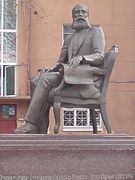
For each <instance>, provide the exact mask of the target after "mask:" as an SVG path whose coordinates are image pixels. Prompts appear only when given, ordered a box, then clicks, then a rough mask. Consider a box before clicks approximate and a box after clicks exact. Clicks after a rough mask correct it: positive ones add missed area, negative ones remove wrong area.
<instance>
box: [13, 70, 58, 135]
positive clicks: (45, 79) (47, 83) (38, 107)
mask: <svg viewBox="0 0 135 180" xmlns="http://www.w3.org/2000/svg"><path fill="white" fill-rule="evenodd" d="M60 83H61V75H60V74H59V73H58V72H53V73H43V74H42V76H41V77H40V79H39V81H38V84H37V86H36V89H35V91H34V94H33V97H32V100H31V102H30V105H29V107H28V110H27V113H26V115H25V117H24V120H25V121H26V124H25V125H24V126H23V127H22V128H19V129H16V130H15V133H37V130H38V128H37V127H38V124H39V123H40V116H41V113H42V112H44V109H45V108H46V107H47V106H48V100H49V93H50V90H51V89H52V88H54V87H57V86H58V85H59V84H60Z"/></svg>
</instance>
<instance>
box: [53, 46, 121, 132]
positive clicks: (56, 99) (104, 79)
mask: <svg viewBox="0 0 135 180" xmlns="http://www.w3.org/2000/svg"><path fill="white" fill-rule="evenodd" d="M117 54H118V48H117V46H115V45H114V46H112V48H111V49H110V50H109V51H108V52H107V53H106V54H105V57H104V58H105V59H104V65H103V66H102V67H100V68H98V72H96V71H95V74H98V75H99V76H100V77H101V83H100V92H101V96H100V98H99V99H91V98H90V99H82V98H67V97H63V96H62V95H61V93H60V92H59V93H58V94H57V92H56V94H55V95H54V96H53V98H52V101H53V111H54V118H55V127H54V133H55V134H58V131H59V127H60V107H65V108H89V110H90V116H91V121H92V126H93V133H95V134H96V133H97V124H96V118H95V109H97V108H98V109H99V110H100V112H101V116H102V120H103V123H104V125H105V127H106V130H107V133H111V132H112V130H111V126H110V123H109V120H108V116H107V111H106V92H107V87H108V84H109V79H110V75H111V72H112V68H113V65H114V62H115V60H116V57H117ZM60 86H61V87H60V89H62V86H63V82H62V83H61V84H60Z"/></svg>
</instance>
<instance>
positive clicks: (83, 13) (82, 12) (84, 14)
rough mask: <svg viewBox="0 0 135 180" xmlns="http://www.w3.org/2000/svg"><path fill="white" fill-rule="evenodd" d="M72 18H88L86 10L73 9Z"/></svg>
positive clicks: (80, 7)
mask: <svg viewBox="0 0 135 180" xmlns="http://www.w3.org/2000/svg"><path fill="white" fill-rule="evenodd" d="M73 17H74V18H77V19H81V18H82V19H83V18H84V19H85V18H87V17H88V10H86V8H85V7H84V6H78V7H76V8H75V9H74V14H73Z"/></svg>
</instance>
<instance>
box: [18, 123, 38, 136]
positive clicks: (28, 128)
mask: <svg viewBox="0 0 135 180" xmlns="http://www.w3.org/2000/svg"><path fill="white" fill-rule="evenodd" d="M14 133H15V134H37V126H35V125H32V124H30V123H27V124H26V125H24V126H22V127H20V128H18V129H15V130H14Z"/></svg>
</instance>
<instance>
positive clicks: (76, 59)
mask: <svg viewBox="0 0 135 180" xmlns="http://www.w3.org/2000/svg"><path fill="white" fill-rule="evenodd" d="M82 60H83V57H82V56H76V57H73V58H72V59H71V61H70V65H71V66H72V67H76V66H78V65H79V64H80V62H81V61H82Z"/></svg>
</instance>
